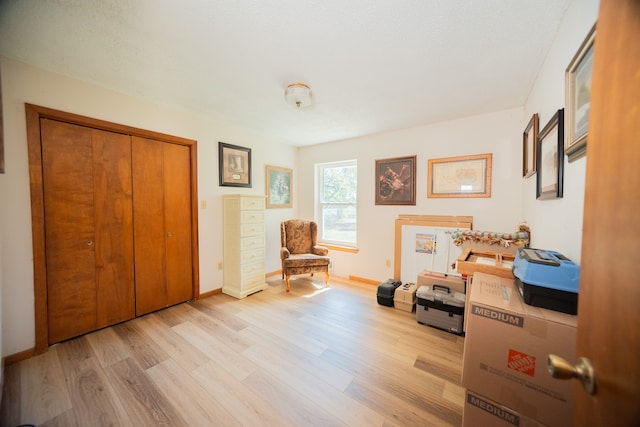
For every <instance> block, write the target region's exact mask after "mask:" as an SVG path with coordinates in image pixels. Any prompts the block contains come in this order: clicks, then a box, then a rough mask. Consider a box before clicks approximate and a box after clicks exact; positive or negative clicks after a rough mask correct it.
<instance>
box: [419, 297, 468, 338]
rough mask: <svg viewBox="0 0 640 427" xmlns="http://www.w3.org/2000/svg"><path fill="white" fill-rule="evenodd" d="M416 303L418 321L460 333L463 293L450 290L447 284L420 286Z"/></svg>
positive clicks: (462, 318)
mask: <svg viewBox="0 0 640 427" xmlns="http://www.w3.org/2000/svg"><path fill="white" fill-rule="evenodd" d="M416 296H417V297H418V303H417V305H416V320H417V321H418V323H422V324H424V325H429V326H433V327H434V328H438V329H443V330H445V331H447V332H452V333H454V334H462V331H463V330H462V326H463V320H464V302H465V295H464V294H463V293H460V292H451V289H450V288H449V287H447V286H441V285H431V286H420V288H418V292H416Z"/></svg>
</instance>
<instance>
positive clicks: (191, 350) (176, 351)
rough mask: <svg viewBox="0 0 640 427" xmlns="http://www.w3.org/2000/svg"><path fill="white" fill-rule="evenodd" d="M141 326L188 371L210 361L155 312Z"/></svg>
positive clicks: (143, 320) (142, 320)
mask: <svg viewBox="0 0 640 427" xmlns="http://www.w3.org/2000/svg"><path fill="white" fill-rule="evenodd" d="M140 328H141V329H142V330H143V331H144V333H145V334H146V335H147V336H148V337H149V338H150V339H152V340H153V341H155V343H156V344H157V345H158V346H160V347H161V348H162V349H163V350H164V351H165V352H166V353H167V354H168V355H169V356H170V357H171V358H172V359H173V360H175V361H176V362H177V363H178V364H179V365H180V366H181V367H182V369H184V370H185V371H186V372H191V371H193V370H194V369H196V368H198V367H200V366H202V365H204V364H206V363H207V362H208V361H209V358H208V357H207V356H206V355H205V354H204V353H202V352H201V351H200V350H198V348H196V347H195V346H193V345H191V344H190V343H189V342H188V341H187V340H185V339H184V338H182V336H180V335H179V334H178V333H176V332H175V331H174V330H173V329H171V328H168V327H167V325H166V324H165V323H164V322H162V320H160V319H159V317H158V316H156V315H155V314H150V315H147V316H145V317H144V318H142V319H141V321H140Z"/></svg>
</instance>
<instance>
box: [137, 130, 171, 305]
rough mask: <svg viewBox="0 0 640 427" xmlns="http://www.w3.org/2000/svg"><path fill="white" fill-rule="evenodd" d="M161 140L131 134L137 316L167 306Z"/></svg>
mask: <svg viewBox="0 0 640 427" xmlns="http://www.w3.org/2000/svg"><path fill="white" fill-rule="evenodd" d="M162 148H163V147H162V143H160V142H158V141H153V140H149V139H144V138H139V137H132V153H133V156H132V160H133V230H134V242H135V248H134V252H135V283H136V315H137V316H140V315H143V314H146V313H149V312H151V311H155V310H158V309H160V308H164V307H166V306H167V304H166V295H167V281H166V274H165V271H166V249H165V240H166V235H165V225H164V220H165V218H164V211H165V201H164V171H163V169H164V164H163V163H164V156H163V149H162Z"/></svg>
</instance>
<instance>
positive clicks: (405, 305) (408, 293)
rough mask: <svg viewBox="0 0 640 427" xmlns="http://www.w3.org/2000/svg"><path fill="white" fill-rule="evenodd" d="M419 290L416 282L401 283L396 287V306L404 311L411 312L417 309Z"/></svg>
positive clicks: (394, 300) (394, 301)
mask: <svg viewBox="0 0 640 427" xmlns="http://www.w3.org/2000/svg"><path fill="white" fill-rule="evenodd" d="M417 290H418V285H416V284H415V283H405V284H403V285H400V286H399V287H398V288H396V290H395V294H394V297H393V305H394V307H395V308H397V309H399V310H402V311H408V312H409V313H411V312H413V311H414V310H415V309H416V291H417Z"/></svg>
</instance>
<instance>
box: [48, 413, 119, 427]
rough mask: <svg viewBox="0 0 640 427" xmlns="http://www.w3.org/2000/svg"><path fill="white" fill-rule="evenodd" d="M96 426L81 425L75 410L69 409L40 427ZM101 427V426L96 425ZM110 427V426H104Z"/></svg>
mask: <svg viewBox="0 0 640 427" xmlns="http://www.w3.org/2000/svg"><path fill="white" fill-rule="evenodd" d="M93 425H94V424H80V423H79V422H78V421H77V420H76V416H75V411H74V410H73V409H69V410H68V411H65V412H63V413H62V414H60V415H58V416H57V417H54V418H52V419H50V420H48V421H46V422H44V423H42V424H40V425H39V427H84V426H93ZM95 425H100V424H95ZM102 425H109V424H102Z"/></svg>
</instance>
